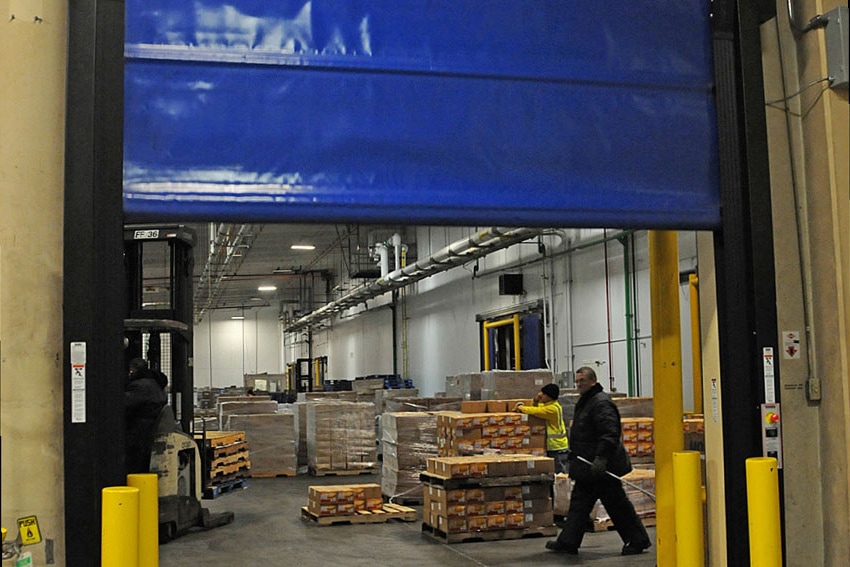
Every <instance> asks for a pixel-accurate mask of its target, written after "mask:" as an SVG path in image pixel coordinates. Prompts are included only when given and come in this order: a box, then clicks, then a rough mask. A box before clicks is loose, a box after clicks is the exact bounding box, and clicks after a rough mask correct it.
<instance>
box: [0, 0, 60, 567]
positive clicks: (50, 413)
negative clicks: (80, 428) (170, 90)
mask: <svg viewBox="0 0 850 567" xmlns="http://www.w3.org/2000/svg"><path fill="white" fill-rule="evenodd" d="M66 30H67V2H60V1H58V0H42V1H37V2H32V1H25V0H0V53H2V57H0V77H2V80H0V435H2V459H0V462H1V463H2V468H0V480H2V501H3V508H2V524H3V526H4V527H7V528H9V530H10V535H11V534H12V533H13V531H14V530H15V529H16V528H17V525H16V523H15V521H16V519H17V518H19V517H22V516H29V515H36V516H37V517H38V522H39V527H40V530H41V534H42V537H43V538H45V539H44V541H43V542H42V543H40V544H36V545H34V546H31V547H28V548H26V549H27V551H31V552H32V553H33V559H34V560H35V563H37V564H39V565H45V564H55V565H64V564H65V559H64V533H65V526H64V506H63V503H64V490H63V480H62V479H63V457H62V451H63V444H62V368H61V362H62V256H63V236H62V223H63V185H64V139H65V74H66V66H65V59H66V44H67V31H66Z"/></svg>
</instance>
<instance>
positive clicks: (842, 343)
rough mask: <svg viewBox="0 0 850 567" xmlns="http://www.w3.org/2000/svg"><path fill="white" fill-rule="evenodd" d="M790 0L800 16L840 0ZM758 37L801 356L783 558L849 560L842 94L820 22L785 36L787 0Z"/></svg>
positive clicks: (788, 291)
mask: <svg viewBox="0 0 850 567" xmlns="http://www.w3.org/2000/svg"><path fill="white" fill-rule="evenodd" d="M793 5H794V8H795V10H796V13H795V18H796V20H797V22H798V23H799V24H804V23H806V22H807V21H808V20H809V19H811V18H812V17H813V16H814V15H815V14H819V13H825V12H828V11H829V10H831V9H833V8H835V7H836V6H837V5H838V2H836V1H827V2H814V1H812V0H795V2H794V4H793ZM845 5H846V4H845ZM762 45H763V52H764V59H763V60H764V76H765V100H766V101H768V102H771V104H769V105H768V106H767V125H768V137H769V151H770V169H771V188H772V193H773V200H772V201H773V202H772V206H773V221H774V243H775V262H776V274H777V282H776V289H777V315H778V323H779V332H780V337H779V345H780V348H781V347H782V345H783V333H784V332H787V331H797V332H799V333H800V337H801V344H800V346H801V353H800V356H799V358H787V357H786V356H784V355H780V357H779V362H780V369H781V385H780V386H781V392H782V415H783V420H782V422H783V437H784V441H785V443H784V449H785V450H784V456H785V469H784V475H785V502H784V503H785V512H786V538H785V541H786V547H787V559H788V565H811V566H813V567H815V566H820V565H826V566H832V565H843V564H845V563H844V562H846V558H847V557H848V556H850V538H848V537H847V534H848V533H850V515H848V514H850V512H848V511H849V510H850V500H848V498H850V497H848V493H850V473H848V455H850V430H849V429H848V428H850V403H848V400H850V393H848V390H850V381H848V376H850V368H849V367H848V358H847V351H848V340H850V339H849V338H848V328H847V327H848V321H850V306H848V297H850V294H848V284H849V283H850V282H848V279H850V278H848V268H850V256H848V198H850V189H848V187H849V186H848V153H849V152H848V124H849V123H848V103H847V95H846V93H840V92H836V91H833V90H831V89H829V88H828V85H827V84H826V83H825V82H817V81H818V79H822V78H824V77H826V76H827V65H826V58H825V47H824V30H813V31H810V32H808V33H805V34H802V35H799V36H797V35H795V34H793V33H792V32H791V31H790V24H789V21H788V13H787V7H786V2H785V1H784V0H778V1H777V18H776V19H774V20H772V21H770V22H767V23H766V24H764V25H763V26H762ZM808 85H812V86H809V87H808V88H806V87H807V86H808ZM803 89H804V90H803ZM801 90H803V92H802V93H801V94H799V95H796V96H795V94H796V93H798V92H799V91H801ZM784 98H788V100H787V101H782V102H772V101H779V100H780V99H784ZM807 331H808V332H807ZM811 377H815V378H819V379H820V381H821V391H822V395H823V400H822V401H819V402H818V401H809V400H808V398H807V396H806V387H807V385H808V380H809V378H811Z"/></svg>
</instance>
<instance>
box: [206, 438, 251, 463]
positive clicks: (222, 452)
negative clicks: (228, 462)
mask: <svg viewBox="0 0 850 567" xmlns="http://www.w3.org/2000/svg"><path fill="white" fill-rule="evenodd" d="M247 452H248V442H247V441H237V442H236V443H230V444H229V445H219V446H218V447H207V455H209V457H210V458H211V459H217V458H220V457H229V456H231V455H238V454H240V453H247Z"/></svg>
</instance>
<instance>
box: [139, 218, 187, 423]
mask: <svg viewBox="0 0 850 567" xmlns="http://www.w3.org/2000/svg"><path fill="white" fill-rule="evenodd" d="M194 246H195V232H194V231H193V230H192V229H191V228H188V227H185V226H182V225H126V226H125V227H124V266H125V273H126V276H127V306H126V315H125V319H124V333H125V337H126V338H127V341H126V343H125V344H126V348H125V350H124V359H125V360H124V363H125V364H124V367H125V368H127V364H128V363H129V361H130V360H132V359H133V358H144V359H145V360H147V361H148V366H149V367H150V368H152V369H154V370H158V371H160V372H164V373H166V374H167V375H168V378H169V385H170V386H171V391H170V394H169V404H170V405H171V407H172V409H173V410H174V415H175V418H176V420H177V421H179V422H180V427H181V429H182V430H183V432H185V433H186V434H189V435H191V434H192V431H191V430H192V425H193V419H194V378H193V375H192V357H193V345H192V336H193V321H192V317H193V305H192V275H193V269H194V257H193V255H192V250H193V248H194ZM146 293H148V295H151V294H153V296H154V297H155V300H154V301H146V300H145V299H144V296H145V294H146ZM166 335H167V336H168V337H169V340H170V349H171V357H170V368H169V364H168V362H169V361H167V360H163V353H162V348H163V345H162V342H163V337H164V336H166ZM145 338H147V349H146V352H143V351H144V350H145V342H144V341H145Z"/></svg>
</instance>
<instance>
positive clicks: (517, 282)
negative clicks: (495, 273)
mask: <svg viewBox="0 0 850 567" xmlns="http://www.w3.org/2000/svg"><path fill="white" fill-rule="evenodd" d="M522 292H523V289H522V274H502V275H501V276H499V295H522Z"/></svg>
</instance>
